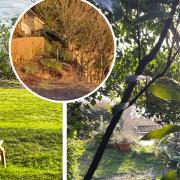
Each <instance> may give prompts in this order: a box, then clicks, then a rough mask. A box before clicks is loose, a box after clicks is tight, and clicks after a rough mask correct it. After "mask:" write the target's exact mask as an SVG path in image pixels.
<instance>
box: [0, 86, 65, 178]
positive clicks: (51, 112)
mask: <svg viewBox="0 0 180 180" xmlns="http://www.w3.org/2000/svg"><path fill="white" fill-rule="evenodd" d="M61 128H62V105H61V104H57V103H52V102H47V101H45V100H42V99H40V98H38V97H35V96H34V95H32V94H31V93H30V92H28V91H27V90H25V89H14V88H11V89H8V88H6V87H4V88H0V139H3V140H4V144H3V146H4V148H5V150H6V160H7V168H6V169H4V168H3V167H2V166H0V179H3V180H6V179H8V180H16V179H27V180H31V179H35V180H43V179H53V180H56V179H57V180H59V179H60V178H61V177H62V174H61V173H62V136H61Z"/></svg>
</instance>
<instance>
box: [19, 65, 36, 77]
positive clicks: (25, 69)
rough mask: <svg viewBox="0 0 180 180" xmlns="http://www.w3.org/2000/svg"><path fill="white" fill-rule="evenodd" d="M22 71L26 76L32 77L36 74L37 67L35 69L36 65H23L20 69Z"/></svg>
mask: <svg viewBox="0 0 180 180" xmlns="http://www.w3.org/2000/svg"><path fill="white" fill-rule="evenodd" d="M22 71H23V72H24V73H26V74H31V75H33V74H34V73H36V72H38V67H37V65H28V64H26V65H24V66H23V67H22Z"/></svg>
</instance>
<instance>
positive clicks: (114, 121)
mask: <svg viewBox="0 0 180 180" xmlns="http://www.w3.org/2000/svg"><path fill="white" fill-rule="evenodd" d="M178 4H179V0H175V1H174V2H173V5H172V10H171V15H172V17H173V16H174V14H175V11H176V7H177V5H178ZM172 20H173V19H172V18H168V19H167V21H166V23H165V25H164V28H163V30H162V32H161V35H160V38H159V40H158V42H157V44H156V45H155V47H154V48H153V49H152V51H151V52H150V53H149V54H148V55H146V56H145V57H144V58H143V59H142V60H141V61H140V63H139V65H138V67H137V69H136V71H135V74H136V75H141V74H142V73H143V71H144V69H145V67H146V65H147V64H148V63H149V62H151V61H152V60H153V59H154V58H155V56H156V55H157V53H158V51H159V49H160V47H161V45H162V43H163V41H164V39H165V37H166V35H167V32H168V30H169V28H170V26H171V24H172ZM135 86H136V82H134V83H130V84H129V85H128V87H127V89H126V90H125V92H124V94H123V97H122V100H121V103H120V104H125V103H127V102H128V100H129V98H130V96H131V94H132V92H133V90H134V88H135ZM123 111H124V109H119V110H118V111H117V113H115V114H113V117H112V120H111V122H110V124H109V126H108V128H107V129H106V132H105V134H104V136H103V138H102V141H101V143H100V145H99V147H98V149H97V151H96V154H95V156H94V158H93V161H92V163H91V165H90V167H89V169H88V171H87V173H86V175H85V177H84V180H90V179H91V178H92V176H93V174H94V172H95V170H96V169H97V167H98V165H99V162H100V160H101V158H102V156H103V153H104V151H105V149H106V146H107V144H108V142H109V139H110V137H111V135H112V133H113V131H114V129H115V127H116V124H117V123H118V121H119V119H120V118H121V116H122V114H123Z"/></svg>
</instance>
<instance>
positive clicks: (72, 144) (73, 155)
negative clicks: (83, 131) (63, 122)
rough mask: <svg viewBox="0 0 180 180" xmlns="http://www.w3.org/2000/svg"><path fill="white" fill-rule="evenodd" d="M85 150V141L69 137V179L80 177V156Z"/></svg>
mask: <svg viewBox="0 0 180 180" xmlns="http://www.w3.org/2000/svg"><path fill="white" fill-rule="evenodd" d="M84 151H85V147H84V142H83V141H82V140H79V139H76V138H68V150H67V152H68V157H67V159H68V180H71V179H74V178H75V179H78V176H79V165H80V163H79V158H80V157H81V156H82V154H83V152H84Z"/></svg>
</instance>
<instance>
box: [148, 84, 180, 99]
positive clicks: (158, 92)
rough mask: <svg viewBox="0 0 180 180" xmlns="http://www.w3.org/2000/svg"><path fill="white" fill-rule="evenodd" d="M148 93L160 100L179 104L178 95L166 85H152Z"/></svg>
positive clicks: (179, 94) (179, 96)
mask: <svg viewBox="0 0 180 180" xmlns="http://www.w3.org/2000/svg"><path fill="white" fill-rule="evenodd" d="M149 91H150V92H151V93H152V94H153V95H154V96H156V97H158V98H160V99H163V100H172V101H178V102H180V93H179V92H178V91H176V90H174V89H172V88H170V87H168V86H167V85H163V84H152V85H151V86H150V88H149Z"/></svg>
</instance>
